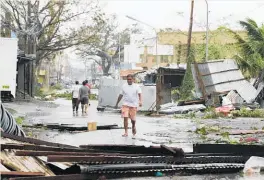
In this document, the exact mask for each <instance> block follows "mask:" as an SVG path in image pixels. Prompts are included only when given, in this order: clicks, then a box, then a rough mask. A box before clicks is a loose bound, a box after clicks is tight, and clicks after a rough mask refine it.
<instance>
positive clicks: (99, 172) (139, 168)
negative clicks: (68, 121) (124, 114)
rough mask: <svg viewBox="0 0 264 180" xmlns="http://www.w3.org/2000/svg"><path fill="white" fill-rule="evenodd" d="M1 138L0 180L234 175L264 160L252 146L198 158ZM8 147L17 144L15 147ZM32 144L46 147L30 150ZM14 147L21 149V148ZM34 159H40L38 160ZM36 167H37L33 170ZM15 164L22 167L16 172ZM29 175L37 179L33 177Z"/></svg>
mask: <svg viewBox="0 0 264 180" xmlns="http://www.w3.org/2000/svg"><path fill="white" fill-rule="evenodd" d="M3 135H4V137H3V136H2V137H3V138H2V139H1V143H4V144H2V146H3V145H4V147H2V146H1V154H2V155H1V160H2V166H3V167H1V169H3V170H6V171H5V172H4V173H2V177H11V179H13V180H16V179H17V180H18V178H16V177H17V176H26V177H23V178H22V179H23V180H30V179H50V178H49V177H47V176H50V175H52V178H51V179H53V180H54V179H55V180H56V179H77V180H78V179H79V180H80V179H82V180H84V179H98V178H101V177H104V178H107V179H116V178H122V177H138V176H153V175H157V174H158V175H165V174H166V176H167V175H173V174H175V173H190V174H207V173H217V174H219V173H227V172H234V173H236V172H239V171H240V170H242V169H243V168H244V163H245V162H246V161H247V160H248V159H249V157H250V156H252V155H256V154H258V155H259V156H262V155H264V153H263V152H264V150H263V147H262V146H254V147H253V146H250V145H248V146H241V145H240V146H232V147H231V146H228V147H229V148H227V147H226V145H218V147H217V148H216V147H212V148H210V147H209V148H208V145H199V144H196V145H195V146H194V153H184V152H183V150H182V149H181V148H173V147H168V146H164V145H161V146H150V147H145V146H135V145H111V144H104V145H81V146H80V147H68V145H63V144H56V143H50V142H45V141H41V143H40V140H36V139H35V140H33V139H27V138H22V139H19V138H16V137H13V136H11V138H12V139H16V140H11V139H9V138H7V136H6V135H5V134H3ZM20 140H22V141H23V142H24V143H23V142H21V141H20ZM8 143H13V146H10V144H8ZM25 143H26V144H25ZM31 143H34V144H36V143H37V144H42V145H32V144H31ZM14 145H17V147H15V146H14ZM58 146H59V147H58ZM204 146H205V147H204ZM209 146H210V145H209ZM13 147H15V148H16V149H17V148H19V147H20V148H21V149H23V148H25V147H38V148H36V149H33V148H32V149H30V150H20V151H17V150H14V149H13ZM45 148H46V149H45ZM51 149H53V150H51ZM238 149H239V150H240V149H242V152H241V153H240V151H238ZM7 150H8V151H7ZM205 151H207V152H205ZM208 151H210V152H208ZM197 152H198V153H197ZM219 153H221V154H219ZM243 153H244V154H245V155H244V154H243ZM14 154H15V156H14ZM241 154H243V156H241ZM34 156H40V157H39V158H36V157H34ZM6 162H9V163H6ZM23 162H26V163H27V166H21V163H23ZM34 163H37V164H36V165H34ZM210 163H212V164H210ZM29 164H30V166H29ZM10 165H11V166H10ZM17 165H19V167H16V166H17ZM11 167H12V168H11ZM23 168H24V169H23ZM29 168H31V169H29ZM44 175H45V178H44V177H43V176H44ZM30 176H34V178H33V177H30ZM22 179H21V180H22Z"/></svg>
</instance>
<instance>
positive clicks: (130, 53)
mask: <svg viewBox="0 0 264 180" xmlns="http://www.w3.org/2000/svg"><path fill="white" fill-rule="evenodd" d="M150 38H151V39H150ZM144 39H145V40H144ZM130 42H131V44H129V45H125V46H124V62H130V63H140V62H141V60H140V54H144V47H145V46H147V47H148V49H147V50H148V54H154V55H155V54H156V41H155V38H154V39H153V36H152V37H148V36H146V35H141V34H140V35H139V34H134V35H131V36H130ZM157 55H173V46H172V45H159V44H158V45H157Z"/></svg>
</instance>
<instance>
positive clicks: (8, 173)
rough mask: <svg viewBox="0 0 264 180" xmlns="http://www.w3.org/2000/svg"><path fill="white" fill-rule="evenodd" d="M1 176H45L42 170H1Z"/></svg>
mask: <svg viewBox="0 0 264 180" xmlns="http://www.w3.org/2000/svg"><path fill="white" fill-rule="evenodd" d="M0 174H1V176H45V174H44V173H42V172H20V171H0Z"/></svg>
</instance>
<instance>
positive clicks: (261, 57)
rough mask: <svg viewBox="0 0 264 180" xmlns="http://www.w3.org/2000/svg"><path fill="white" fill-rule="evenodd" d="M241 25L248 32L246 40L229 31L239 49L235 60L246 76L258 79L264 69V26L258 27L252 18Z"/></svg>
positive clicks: (241, 22)
mask: <svg viewBox="0 0 264 180" xmlns="http://www.w3.org/2000/svg"><path fill="white" fill-rule="evenodd" d="M239 24H240V25H241V26H242V27H243V29H245V30H246V34H247V37H246V38H243V37H241V35H239V34H238V33H237V32H235V31H232V30H230V29H228V31H229V32H230V33H232V34H233V36H234V38H235V39H236V41H237V45H238V48H239V51H238V54H237V55H235V57H234V58H235V59H236V60H237V63H238V66H239V68H240V69H241V70H242V72H243V73H244V74H245V75H246V76H248V77H256V76H257V75H258V74H259V72H260V71H261V70H262V69H263V68H264V25H263V24H262V25H261V26H258V24H257V23H256V22H255V21H254V20H252V19H250V18H248V19H246V21H240V22H239Z"/></svg>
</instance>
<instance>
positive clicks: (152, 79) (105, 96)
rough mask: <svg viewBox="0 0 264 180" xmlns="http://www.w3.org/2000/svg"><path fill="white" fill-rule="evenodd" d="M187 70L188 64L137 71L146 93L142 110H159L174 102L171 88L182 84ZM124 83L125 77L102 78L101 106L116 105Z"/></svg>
mask: <svg viewBox="0 0 264 180" xmlns="http://www.w3.org/2000/svg"><path fill="white" fill-rule="evenodd" d="M185 70H186V65H175V66H173V65H170V66H168V67H159V68H156V69H152V70H149V71H141V72H140V71H139V72H135V73H134V75H135V77H136V80H137V81H138V82H139V83H140V87H141V89H142V93H143V94H144V95H143V102H144V103H143V107H141V108H140V110H142V111H152V110H157V109H159V107H160V105H162V104H166V103H170V102H172V97H171V90H172V89H173V88H178V87H180V86H181V83H182V80H183V77H184V74H185ZM123 77H124V76H123ZM124 83H126V81H125V78H122V80H114V79H107V78H102V79H101V82H100V87H99V106H100V107H105V106H111V107H114V106H115V102H116V99H117V97H118V95H119V92H120V89H121V86H122V85H123V84H124ZM109 93H111V95H110V94H109Z"/></svg>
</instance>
